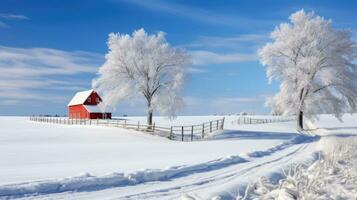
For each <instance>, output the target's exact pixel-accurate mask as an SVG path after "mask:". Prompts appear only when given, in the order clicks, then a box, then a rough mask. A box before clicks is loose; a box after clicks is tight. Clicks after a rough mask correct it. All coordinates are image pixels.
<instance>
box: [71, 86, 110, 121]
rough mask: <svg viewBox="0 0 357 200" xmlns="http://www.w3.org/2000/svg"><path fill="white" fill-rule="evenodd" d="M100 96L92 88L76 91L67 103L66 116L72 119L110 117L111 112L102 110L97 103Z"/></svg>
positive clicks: (100, 99) (100, 100) (99, 100)
mask: <svg viewBox="0 0 357 200" xmlns="http://www.w3.org/2000/svg"><path fill="white" fill-rule="evenodd" d="M100 102H102V98H100V96H99V95H98V93H97V92H95V91H94V90H87V91H82V92H77V93H76V95H74V97H73V98H72V100H71V101H70V102H69V103H68V117H69V118H74V119H111V118H112V114H111V113H107V112H103V110H102V109H100V107H99V106H98V104H99V103H100Z"/></svg>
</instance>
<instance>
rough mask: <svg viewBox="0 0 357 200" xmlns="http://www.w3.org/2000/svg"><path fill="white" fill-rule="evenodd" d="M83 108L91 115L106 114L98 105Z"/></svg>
mask: <svg viewBox="0 0 357 200" xmlns="http://www.w3.org/2000/svg"><path fill="white" fill-rule="evenodd" d="M83 106H84V108H85V109H86V110H87V111H88V112H89V113H104V111H103V110H102V109H101V108H100V107H99V106H97V105H83Z"/></svg>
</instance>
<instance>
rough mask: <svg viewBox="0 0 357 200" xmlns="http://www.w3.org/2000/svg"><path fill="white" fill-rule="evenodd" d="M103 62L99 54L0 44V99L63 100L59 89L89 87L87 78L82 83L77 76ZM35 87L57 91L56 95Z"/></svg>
mask: <svg viewBox="0 0 357 200" xmlns="http://www.w3.org/2000/svg"><path fill="white" fill-rule="evenodd" d="M103 61H104V56H103V55H101V54H97V53H91V52H83V51H62V50H56V49H49V48H14V47H5V46H0V97H1V98H0V102H2V103H1V104H4V102H19V101H21V100H27V99H36V100H45V101H52V102H58V101H59V100H63V95H61V92H58V91H59V90H61V91H64V90H67V91H75V90H78V89H84V88H85V87H88V86H90V84H91V83H90V80H89V81H88V80H87V82H85V81H83V80H82V79H81V78H78V76H80V75H81V74H83V73H86V74H94V73H95V72H96V71H97V69H98V67H99V66H100V65H101V64H102V63H103ZM39 90H57V92H56V93H57V94H51V93H44V92H40V91H39ZM44 97H46V98H44Z"/></svg>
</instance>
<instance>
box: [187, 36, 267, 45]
mask: <svg viewBox="0 0 357 200" xmlns="http://www.w3.org/2000/svg"><path fill="white" fill-rule="evenodd" d="M268 39H269V35H267V34H243V35H236V36H228V37H218V36H201V37H199V38H198V39H197V40H196V41H193V42H191V43H189V44H185V45H181V46H183V47H187V48H217V47H223V48H237V47H240V46H243V45H244V46H245V45H250V46H252V45H256V44H260V43H262V42H266V41H267V40H268Z"/></svg>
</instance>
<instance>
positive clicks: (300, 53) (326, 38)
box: [258, 10, 357, 129]
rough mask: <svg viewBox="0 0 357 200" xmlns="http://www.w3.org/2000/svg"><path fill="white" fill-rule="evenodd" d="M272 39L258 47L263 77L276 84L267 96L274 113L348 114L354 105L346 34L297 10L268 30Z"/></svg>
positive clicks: (353, 70)
mask: <svg viewBox="0 0 357 200" xmlns="http://www.w3.org/2000/svg"><path fill="white" fill-rule="evenodd" d="M271 38H272V40H273V42H271V43H268V44H266V45H265V46H264V47H263V48H262V49H260V50H259V52H258V53H259V56H260V61H261V63H262V64H263V65H264V66H266V69H267V76H268V78H269V81H270V82H271V81H272V80H274V79H276V80H278V81H280V82H281V85H280V91H279V93H277V94H276V95H275V96H274V97H272V98H270V99H268V101H267V104H268V105H270V106H271V107H272V109H273V110H274V112H276V113H282V114H285V115H291V114H292V115H296V116H297V125H298V128H299V129H303V116H306V117H309V118H312V119H314V118H316V116H317V114H319V113H330V114H334V115H335V117H337V118H338V119H341V114H342V113H346V112H354V111H356V107H357V67H356V65H355V64H354V62H355V60H356V57H357V49H356V43H355V42H353V41H352V40H351V33H350V32H349V31H346V30H336V29H333V28H332V25H331V20H325V19H324V18H323V17H320V16H316V15H315V14H314V13H313V12H311V13H306V12H305V11H304V10H300V11H298V12H296V13H293V14H292V15H291V16H290V23H282V24H280V25H279V26H278V27H276V28H275V30H274V31H273V32H272V33H271Z"/></svg>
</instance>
